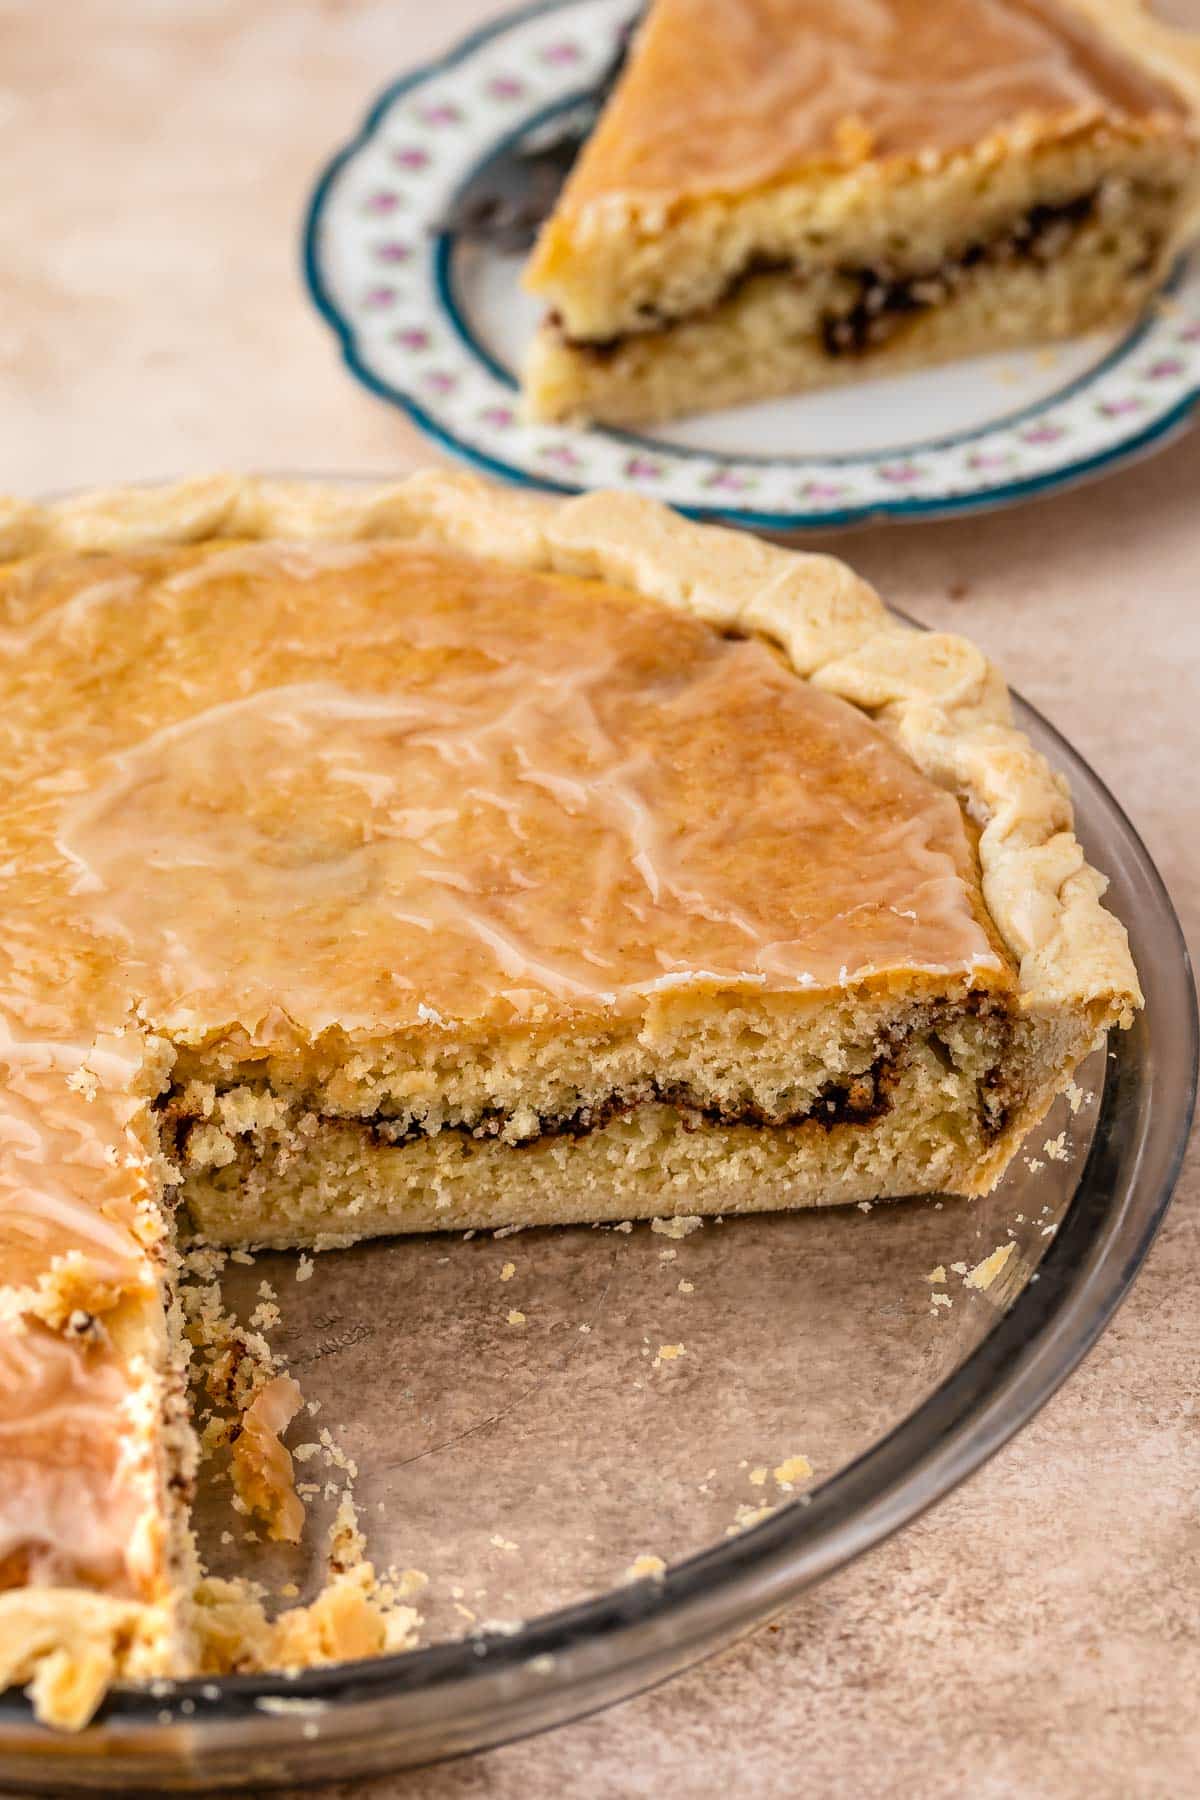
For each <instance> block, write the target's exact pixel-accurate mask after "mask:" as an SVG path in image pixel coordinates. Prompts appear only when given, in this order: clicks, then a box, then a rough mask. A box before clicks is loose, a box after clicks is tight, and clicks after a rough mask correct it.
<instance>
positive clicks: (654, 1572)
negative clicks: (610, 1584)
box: [621, 1553, 667, 1585]
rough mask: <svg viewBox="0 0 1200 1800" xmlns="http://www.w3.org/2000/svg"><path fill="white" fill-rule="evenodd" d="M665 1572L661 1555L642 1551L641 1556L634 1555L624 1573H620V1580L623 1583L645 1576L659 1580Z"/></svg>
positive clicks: (665, 1568)
mask: <svg viewBox="0 0 1200 1800" xmlns="http://www.w3.org/2000/svg"><path fill="white" fill-rule="evenodd" d="M666 1572H667V1565H666V1563H665V1562H664V1561H663V1559H662V1557H661V1556H653V1555H647V1554H645V1553H643V1554H642V1555H641V1556H635V1557H634V1559H633V1561H632V1562H631V1563H630V1565H629V1567H628V1568H627V1569H626V1571H625V1573H624V1575H622V1577H621V1581H622V1584H623V1585H626V1584H628V1583H629V1582H632V1581H644V1580H645V1579H646V1578H647V1577H651V1578H652V1579H654V1580H655V1581H661V1579H662V1577H663V1576H664V1575H665V1574H666Z"/></svg>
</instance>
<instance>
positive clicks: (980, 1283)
mask: <svg viewBox="0 0 1200 1800" xmlns="http://www.w3.org/2000/svg"><path fill="white" fill-rule="evenodd" d="M1016 1247H1017V1246H1016V1244H1015V1243H1011V1244H997V1245H996V1248H995V1249H994V1250H993V1251H992V1253H991V1255H990V1256H985V1257H984V1259H983V1261H982V1262H978V1263H976V1264H975V1267H974V1268H973V1269H972V1270H971V1272H970V1273H969V1275H968V1276H967V1278H966V1285H967V1286H968V1287H970V1288H978V1289H979V1290H980V1291H981V1292H983V1291H985V1290H986V1289H988V1288H990V1287H991V1285H992V1283H993V1281H995V1279H996V1277H997V1275H999V1274H1000V1272H1001V1270H1002V1269H1003V1268H1004V1265H1005V1264H1006V1263H1007V1261H1008V1259H1009V1257H1010V1256H1011V1255H1012V1253H1013V1251H1014V1250H1015V1249H1016Z"/></svg>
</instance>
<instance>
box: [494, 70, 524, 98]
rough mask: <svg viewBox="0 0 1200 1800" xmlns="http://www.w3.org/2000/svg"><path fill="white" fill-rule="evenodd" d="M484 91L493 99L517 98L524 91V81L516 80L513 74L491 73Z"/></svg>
mask: <svg viewBox="0 0 1200 1800" xmlns="http://www.w3.org/2000/svg"><path fill="white" fill-rule="evenodd" d="M484 92H485V93H487V94H489V95H490V96H491V98H492V99H493V100H519V99H520V98H521V95H522V94H523V93H524V92H525V83H524V82H523V81H518V80H517V77H516V76H515V75H493V76H492V79H491V80H490V81H489V82H488V84H487V87H486V88H485V89H484Z"/></svg>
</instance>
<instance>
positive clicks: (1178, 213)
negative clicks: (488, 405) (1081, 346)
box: [523, 0, 1200, 425]
mask: <svg viewBox="0 0 1200 1800" xmlns="http://www.w3.org/2000/svg"><path fill="white" fill-rule="evenodd" d="M889 12H890V13H894V14H895V15H896V17H895V22H894V29H895V34H896V42H897V43H898V44H899V46H900V48H899V49H896V48H895V46H893V47H891V48H886V47H885V48H883V49H881V48H880V47H879V44H878V42H877V41H875V40H874V39H873V38H872V32H873V31H874V30H875V29H876V26H875V24H874V23H871V24H870V25H859V24H855V25H854V27H853V29H854V31H856V32H858V33H860V40H861V41H857V42H856V43H855V46H854V48H847V44H846V43H844V42H843V41H842V39H841V36H840V35H839V26H838V25H837V24H836V23H834V22H832V21H833V14H831V13H830V12H829V11H828V9H826V10H825V12H824V13H822V12H821V9H820V8H819V7H817V6H815V5H813V4H812V3H811V0H739V5H738V6H737V7H733V8H717V7H712V6H710V5H709V3H708V0H656V4H655V5H654V6H653V7H652V8H651V11H650V13H649V15H648V17H647V19H646V21H645V22H644V24H643V25H642V27H641V29H640V32H639V35H638V37H637V39H636V40H635V45H634V49H633V52H632V54H631V57H630V60H629V62H628V63H627V65H626V69H625V72H624V74H623V76H622V79H621V81H620V83H619V84H618V86H617V88H616V90H615V91H614V93H613V95H612V96H611V98H610V100H609V102H608V104H607V106H606V108H605V111H604V114H603V116H602V117H601V120H600V123H599V125H598V126H597V128H596V130H595V132H594V133H593V135H592V137H591V139H590V140H589V142H588V143H587V144H586V145H585V146H584V149H583V152H582V154H581V156H580V158H579V161H578V163H577V164H576V167H575V169H574V170H573V172H572V174H571V177H570V178H569V180H568V183H567V186H566V188H565V189H564V191H563V193H562V195H561V197H560V199H559V202H558V204H557V206H556V208H555V210H554V212H553V213H552V215H551V217H550V218H549V220H548V221H547V222H546V224H545V226H544V227H543V229H542V232H541V234H540V237H539V240H538V243H537V245H536V247H535V250H534V253H533V255H532V257H531V259H530V262H529V265H528V268H527V270H526V276H525V281H526V285H527V287H528V288H529V289H530V290H531V291H532V292H533V293H534V294H535V295H536V296H537V297H538V298H539V299H540V300H541V301H542V302H543V304H544V306H545V308H546V312H545V316H544V320H543V323H542V324H541V325H540V327H539V328H538V331H537V334H536V336H535V338H534V340H533V343H532V345H531V347H530V350H529V354H528V357H527V361H526V366H525V369H524V377H523V391H524V399H525V406H526V410H527V412H528V414H529V415H530V416H531V417H533V418H536V419H541V420H571V421H575V422H580V423H587V422H596V423H601V424H613V425H637V424H644V423H649V422H654V421H658V420H665V419H670V418H672V417H676V416H678V415H680V414H683V413H688V412H698V411H709V410H712V409H714V408H720V407H725V406H731V405H736V404H739V403H744V402H748V401H754V400H760V399H765V398H769V397H771V396H774V395H779V394H785V393H789V392H796V391H800V390H802V389H805V388H812V387H818V386H827V385H835V384H839V383H844V382H846V381H853V380H858V379H862V378H863V377H864V376H867V375H872V374H881V375H885V374H891V373H901V372H904V371H905V370H909V369H913V368H917V367H921V366H925V365H929V364H933V363H937V362H941V361H945V360H949V359H953V358H956V357H961V356H968V355H973V354H976V353H979V352H982V351H987V350H1003V349H1009V348H1014V347H1021V346H1026V345H1031V344H1037V343H1048V342H1053V341H1054V340H1057V339H1062V338H1065V337H1070V336H1074V335H1077V334H1079V333H1081V332H1084V331H1088V330H1092V329H1098V328H1102V327H1105V326H1110V325H1114V324H1117V323H1119V322H1120V321H1122V320H1123V319H1127V318H1130V317H1132V316H1134V315H1135V314H1136V313H1137V312H1138V311H1139V310H1140V309H1141V308H1142V307H1143V306H1144V305H1145V303H1146V301H1147V299H1148V297H1149V296H1150V295H1151V294H1152V293H1153V292H1154V290H1155V288H1156V287H1157V286H1159V285H1160V284H1161V282H1162V280H1163V279H1164V277H1165V275H1166V273H1167V272H1168V270H1169V268H1170V265H1171V261H1172V259H1173V257H1174V256H1175V255H1176V254H1177V252H1178V250H1179V248H1180V246H1181V244H1182V243H1183V242H1184V241H1185V240H1186V239H1187V238H1188V236H1189V235H1190V234H1191V233H1192V232H1193V231H1194V229H1195V225H1196V220H1197V202H1198V197H1200V136H1198V132H1197V119H1198V118H1200V39H1197V37H1196V36H1195V35H1194V34H1188V33H1186V32H1183V31H1179V30H1173V29H1171V28H1170V27H1168V26H1167V25H1165V24H1163V23H1162V22H1160V21H1158V20H1156V19H1154V18H1153V17H1152V16H1151V15H1150V13H1149V11H1148V10H1147V9H1146V8H1144V7H1143V6H1141V5H1140V4H1139V0H1061V3H1059V4H1056V3H1055V0H1002V3H1001V0H953V3H952V4H948V5H943V6H939V7H925V8H919V7H918V8H915V9H914V7H913V6H911V5H908V4H907V0H888V6H887V7H886V8H885V9H883V13H884V14H885V15H886V14H887V13H889ZM922 15H923V16H924V18H925V19H926V20H927V26H922V25H921V23H920V19H921V16H922ZM876 17H877V14H876V12H875V11H872V12H870V13H866V14H863V15H862V18H863V19H864V20H868V21H874V20H875V19H876ZM857 18H858V15H846V19H847V20H850V19H857ZM818 21H819V22H818ZM843 29H845V30H846V31H849V30H850V25H849V24H848V23H847V24H845V25H844V27H843ZM922 32H924V33H925V35H921V33H922ZM801 38H803V41H804V42H805V43H806V44H807V45H808V46H809V48H808V50H807V52H806V55H805V56H804V57H803V58H802V57H799V56H798V55H797V56H796V58H795V60H793V51H792V45H793V43H794V42H795V41H798V40H800V39H801ZM701 45H702V46H703V49H702V50H701V49H698V48H697V46H701ZM906 58H907V59H908V60H906ZM856 59H857V60H856ZM889 59H893V60H889ZM896 59H898V60H896ZM818 63H819V66H820V67H821V68H823V69H824V70H825V76H824V78H823V79H820V80H818V79H817V78H816V77H815V76H814V73H813V69H814V66H815V65H816V64H818ZM939 63H944V64H945V69H944V70H940V69H939V66H938V65H939ZM993 77H994V79H992V78H993Z"/></svg>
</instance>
